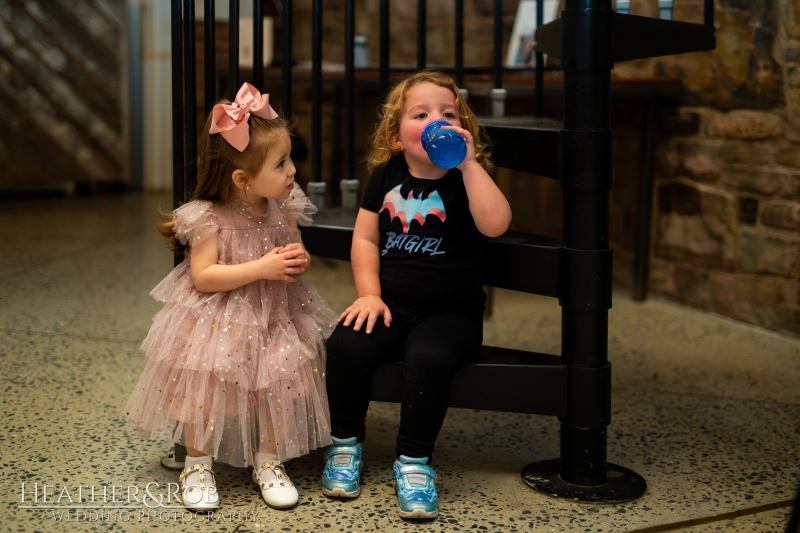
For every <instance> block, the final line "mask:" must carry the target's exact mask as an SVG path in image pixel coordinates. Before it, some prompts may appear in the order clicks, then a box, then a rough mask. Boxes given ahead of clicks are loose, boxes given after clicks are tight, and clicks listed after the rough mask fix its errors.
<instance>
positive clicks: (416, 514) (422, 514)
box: [398, 509, 439, 520]
mask: <svg viewBox="0 0 800 533" xmlns="http://www.w3.org/2000/svg"><path fill="white" fill-rule="evenodd" d="M398 512H399V514H400V518H412V519H415V520H424V519H426V518H436V517H437V516H439V510H438V509H436V510H433V511H426V510H425V509H413V510H411V511H404V510H402V509H398Z"/></svg>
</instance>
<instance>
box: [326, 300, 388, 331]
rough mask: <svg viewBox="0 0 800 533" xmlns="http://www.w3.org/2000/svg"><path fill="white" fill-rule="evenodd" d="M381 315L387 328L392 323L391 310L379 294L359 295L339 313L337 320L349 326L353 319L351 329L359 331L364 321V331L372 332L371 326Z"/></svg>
mask: <svg viewBox="0 0 800 533" xmlns="http://www.w3.org/2000/svg"><path fill="white" fill-rule="evenodd" d="M381 316H383V324H384V325H385V326H386V327H387V328H388V327H389V325H390V324H391V323H392V312H391V311H389V307H388V306H387V305H386V304H385V303H384V302H383V300H382V299H381V298H380V296H361V297H360V298H358V299H357V300H356V301H355V302H353V304H352V305H351V306H350V307H348V308H347V309H345V310H344V312H343V313H342V314H341V315H339V322H341V323H342V325H343V326H349V325H350V323H351V322H353V320H355V323H353V331H360V330H361V326H362V325H363V324H364V322H365V321H366V324H367V327H366V330H365V331H366V332H367V333H372V328H373V327H374V326H375V322H377V321H378V318H379V317H381Z"/></svg>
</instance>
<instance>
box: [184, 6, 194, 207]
mask: <svg viewBox="0 0 800 533" xmlns="http://www.w3.org/2000/svg"><path fill="white" fill-rule="evenodd" d="M183 24H184V28H183V40H184V49H183V52H184V58H183V76H184V79H183V83H184V86H183V89H184V97H183V101H184V106H185V107H186V119H185V120H184V127H185V130H186V133H185V135H184V142H185V143H186V171H185V172H186V173H185V185H184V195H186V196H191V195H193V194H194V189H195V186H196V185H197V104H196V102H197V72H196V71H197V68H196V66H195V65H196V63H195V51H196V48H197V47H196V46H195V31H194V24H195V20H194V0H185V2H184V4H183Z"/></svg>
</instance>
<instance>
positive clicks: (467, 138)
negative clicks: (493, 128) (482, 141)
mask: <svg viewBox="0 0 800 533" xmlns="http://www.w3.org/2000/svg"><path fill="white" fill-rule="evenodd" d="M442 129H445V130H453V131H455V132H456V133H458V134H459V135H461V138H462V139H464V143H466V145H467V154H466V155H465V156H464V161H462V162H461V164H460V165H458V167H457V168H458V169H459V170H461V167H462V166H463V165H464V164H465V163H469V162H473V163H477V159H476V157H475V140H474V139H473V138H472V134H471V133H470V132H469V130H465V129H464V128H460V127H458V126H444V127H443V128H442Z"/></svg>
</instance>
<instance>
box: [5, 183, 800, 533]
mask: <svg viewBox="0 0 800 533" xmlns="http://www.w3.org/2000/svg"><path fill="white" fill-rule="evenodd" d="M159 204H163V205H164V206H168V205H169V199H168V198H167V197H166V196H164V195H144V196H143V195H124V196H111V197H105V198H26V199H20V198H16V199H7V198H6V199H3V198H0V223H2V227H3V228H5V231H4V236H3V238H2V239H0V257H2V259H1V260H0V283H1V284H2V285H1V288H0V380H1V381H0V382H1V383H2V386H1V387H0V390H1V391H2V400H1V402H2V425H0V428H2V429H0V464H2V469H1V470H0V509H1V511H0V512H1V513H2V514H1V515H0V530H2V531H9V532H33V531H44V532H49V531H162V530H164V531H228V532H233V531H237V532H256V531H331V532H338V531H346V532H361V531H473V530H477V531H492V532H493V531H502V532H508V531H542V532H558V531H585V532H612V533H614V532H628V531H630V532H632V531H648V532H656V531H687V532H693V533H694V532H711V531H729V532H759V533H764V532H782V531H784V530H785V527H786V523H787V521H788V517H789V513H790V512H791V503H792V500H793V498H794V495H795V491H796V488H797V486H798V482H799V481H800V386H798V383H800V339H798V338H796V337H787V336H781V335H778V334H775V333H772V332H769V331H765V330H761V329H757V328H754V327H751V326H748V325H744V324H740V323H736V322H733V321H730V320H727V319H723V318H720V317H717V316H713V315H708V314H704V313H701V312H697V311H695V310H692V309H688V308H684V307H681V306H678V305H675V304H673V303H670V302H667V301H664V300H662V299H660V298H659V297H657V296H653V297H651V298H650V299H649V300H648V301H647V302H644V303H635V302H633V301H631V300H630V298H629V297H628V295H627V294H626V293H625V291H624V290H621V289H620V290H618V291H616V293H615V300H614V308H613V309H612V311H611V313H610V326H609V353H610V359H611V361H612V364H613V365H614V374H613V413H612V424H611V426H610V427H609V431H608V459H609V461H611V462H613V463H616V464H619V465H623V466H625V467H627V468H630V469H632V470H634V471H635V472H637V473H639V474H641V475H642V476H644V478H645V479H646V480H647V482H648V492H647V494H645V496H644V497H642V498H641V499H639V500H637V501H634V502H631V503H627V504H624V505H605V506H603V505H589V504H578V503H573V502H569V501H563V500H557V499H553V498H550V497H547V496H543V495H540V494H538V493H535V492H533V491H531V490H530V489H528V488H527V487H526V485H524V483H523V482H522V480H521V478H520V474H519V472H520V470H521V468H522V467H523V466H524V465H525V464H527V463H529V462H532V461H538V460H543V459H550V458H554V457H556V456H557V455H558V423H557V421H556V420H553V419H551V418H548V417H540V416H531V415H518V414H509V413H494V412H483V411H468V410H461V409H454V410H451V412H450V413H449V414H448V417H447V420H446V422H445V426H444V428H443V430H442V434H441V437H440V439H439V444H438V450H437V455H436V467H437V471H438V473H439V476H440V479H439V482H438V488H439V492H440V497H441V504H440V511H441V516H440V517H439V519H438V520H435V521H432V522H422V523H414V522H404V521H403V520H401V519H400V518H399V517H398V516H397V512H396V507H395V505H396V504H395V500H394V495H393V489H392V476H391V470H390V466H391V462H392V459H393V458H392V454H393V449H394V443H393V440H394V431H395V428H396V425H397V419H398V407H397V406H396V405H394V404H374V405H373V407H372V409H371V411H370V415H369V433H368V440H367V443H366V457H367V467H366V470H365V473H364V485H363V489H364V490H363V494H362V496H361V497H360V498H358V499H357V500H355V501H349V502H340V501H332V500H329V499H327V498H325V497H324V496H323V495H322V493H321V491H320V488H319V485H318V476H319V473H320V465H321V463H322V453H321V452H315V453H313V454H311V455H309V456H306V457H304V458H301V459H298V460H296V461H294V462H293V463H292V464H291V465H290V467H289V472H290V474H291V475H292V478H293V480H294V481H295V482H296V484H297V485H298V487H299V490H300V492H301V502H300V504H299V505H298V506H297V507H296V508H294V509H292V510H289V511H280V512H279V511H274V510H270V509H269V508H267V507H266V505H265V504H263V502H262V501H261V499H260V496H259V493H258V492H257V490H256V489H255V486H254V485H253V484H252V483H251V482H250V479H249V473H248V472H247V471H245V470H240V469H234V468H227V467H225V466H224V465H219V468H218V472H219V473H218V481H219V487H220V491H221V496H222V501H223V508H222V509H221V512H220V513H218V514H217V515H215V516H213V517H210V518H209V517H206V518H204V519H203V517H202V516H200V517H198V516H195V515H191V514H188V513H183V512H182V511H180V510H175V509H165V508H162V509H159V510H154V509H150V508H148V507H146V506H145V505H142V504H138V505H137V504H136V501H137V500H136V496H137V495H134V499H133V503H134V505H133V506H132V508H130V509H123V508H121V507H122V506H123V503H125V504H127V503H128V502H130V500H129V499H128V498H127V495H126V492H125V491H126V490H128V488H129V487H132V488H133V490H137V489H138V490H139V491H140V492H141V493H140V494H139V495H138V498H139V499H140V500H143V501H146V502H148V503H149V504H150V505H152V499H151V500H149V501H148V500H146V499H145V498H142V495H143V493H144V492H145V490H146V488H147V486H148V484H149V483H158V484H159V487H160V488H161V490H159V489H158V488H156V486H155V485H150V488H151V494H152V495H154V496H156V497H161V498H165V497H166V496H165V493H164V490H163V488H164V487H166V486H167V484H168V483H174V482H175V480H176V478H177V474H176V473H175V472H173V471H170V470H166V469H164V468H163V467H161V465H160V462H159V461H160V458H161V456H162V455H164V454H165V453H166V452H168V451H170V450H171V444H170V443H169V441H168V440H166V439H163V438H162V439H155V440H151V441H142V440H140V439H139V438H138V437H137V436H136V435H135V433H134V431H133V430H132V428H131V427H130V425H129V424H128V423H127V422H126V420H125V418H124V415H123V413H122V409H121V406H122V404H123V403H124V401H125V400H126V398H127V396H128V394H129V392H130V391H131V389H132V387H133V385H134V383H135V380H136V379H137V377H138V374H139V371H140V370H141V368H142V367H143V366H144V358H143V356H142V355H141V354H140V353H139V352H138V346H139V342H140V341H141V338H142V337H143V336H144V334H145V333H146V331H147V328H148V326H149V323H150V319H151V317H152V315H153V314H154V313H155V311H156V310H157V309H158V304H157V303H156V302H154V301H152V300H151V299H150V297H149V295H148V292H149V290H150V289H151V288H152V287H153V286H154V285H155V284H156V283H157V282H158V281H159V280H160V279H161V278H162V277H163V276H164V275H165V274H166V273H167V272H168V270H169V269H170V268H171V265H172V256H171V254H170V253H169V252H168V251H167V250H166V248H165V247H164V246H163V244H162V243H161V241H160V238H159V237H158V236H157V234H156V232H155V231H154V229H153V226H152V221H153V219H154V217H155V213H156V208H157V206H158V205H159ZM308 277H309V278H310V279H311V280H312V281H313V282H314V283H315V284H316V285H317V286H318V287H319V288H320V290H321V292H322V293H323V295H324V296H325V297H326V299H328V301H329V303H330V304H331V305H332V306H333V307H334V308H335V309H340V308H342V307H343V306H344V305H345V304H346V303H349V300H350V299H351V296H352V294H353V293H352V288H351V281H350V272H349V265H348V264H347V263H341V262H331V261H325V260H321V259H320V260H316V261H315V264H314V266H313V268H312V270H311V271H310V272H309V273H308ZM495 294H496V303H495V308H494V314H493V316H492V317H491V318H490V319H489V320H488V321H487V322H486V341H487V343H491V344H497V345H503V346H510V347H520V348H526V349H533V350H538V351H545V352H551V353H558V351H559V345H560V330H559V324H560V313H559V308H558V304H557V303H556V302H555V300H552V299H548V298H543V297H536V296H530V295H520V294H514V293H510V292H506V291H497V292H496V293H495ZM23 483H24V484H25V485H24V487H25V489H24V490H25V494H24V495H23ZM45 487H49V488H47V489H45ZM104 487H105V491H106V492H105V495H103V492H102V491H103V490H104V489H103V488H104ZM92 489H94V491H95V492H94V501H95V503H96V504H97V507H98V508H96V509H87V508H85V505H86V504H87V502H90V501H91V498H92V496H91V490H92ZM45 490H47V491H48V495H47V497H46V498H45V501H42V498H43V492H44V491H45ZM78 490H81V491H82V494H81V495H79V494H78ZM112 491H113V494H114V497H113V498H112ZM23 497H24V500H23ZM37 498H38V500H37ZM70 498H72V500H73V501H72V502H71V501H70ZM81 499H82V500H83V502H81ZM44 505H49V506H52V507H56V509H49V508H44V507H43V506H44ZM30 506H34V507H36V508H30ZM112 506H116V507H117V508H115V509H111V507H112ZM59 514H60V517H61V518H60V519H59V518H58V516H57V515H59Z"/></svg>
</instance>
